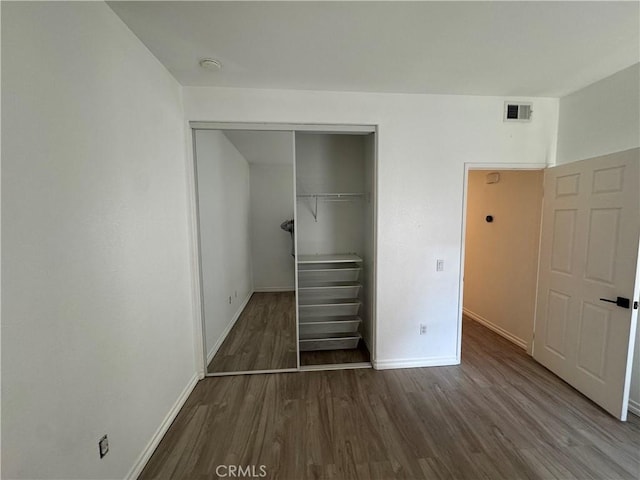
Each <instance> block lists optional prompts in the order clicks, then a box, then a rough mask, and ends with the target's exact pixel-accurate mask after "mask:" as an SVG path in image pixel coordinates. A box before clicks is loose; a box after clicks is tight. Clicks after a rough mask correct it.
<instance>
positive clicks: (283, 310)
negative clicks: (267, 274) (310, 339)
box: [207, 292, 298, 373]
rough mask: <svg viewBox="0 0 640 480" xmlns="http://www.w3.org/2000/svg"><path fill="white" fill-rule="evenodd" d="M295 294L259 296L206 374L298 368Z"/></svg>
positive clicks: (262, 293) (227, 338)
mask: <svg viewBox="0 0 640 480" xmlns="http://www.w3.org/2000/svg"><path fill="white" fill-rule="evenodd" d="M296 343H297V338H296V315H295V293H294V292H267V293H265V292H256V293H254V294H253V295H252V296H251V299H250V300H249V302H248V303H247V306H246V307H245V309H244V311H243V312H242V314H240V317H239V318H238V320H237V321H236V323H235V325H234V326H233V328H232V329H231V331H230V332H229V334H228V335H227V337H226V338H225V340H224V342H222V345H220V348H219V349H218V351H217V352H216V354H215V355H214V356H213V359H211V362H209V365H208V367H207V372H209V373H224V372H248V371H255V370H281V369H287V368H296V366H297V364H298V361H297V358H296V355H297V345H296Z"/></svg>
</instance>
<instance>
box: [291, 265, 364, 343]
mask: <svg viewBox="0 0 640 480" xmlns="http://www.w3.org/2000/svg"><path fill="white" fill-rule="evenodd" d="M361 270H362V258H360V257H358V256H357V255H301V256H300V257H299V258H298V308H299V332H300V350H301V351H311V350H335V349H348V348H356V347H357V346H358V342H359V341H360V338H361V337H362V336H361V334H360V333H359V329H360V324H361V323H362V319H361V318H360V317H359V316H358V313H359V311H360V306H361V303H360V298H359V294H360V290H361V288H362V285H361V284H360V283H359V282H358V280H359V277H360V271H361Z"/></svg>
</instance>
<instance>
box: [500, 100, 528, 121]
mask: <svg viewBox="0 0 640 480" xmlns="http://www.w3.org/2000/svg"><path fill="white" fill-rule="evenodd" d="M531 107H532V103H530V102H528V103H527V102H519V103H516V102H504V121H505V122H530V121H531V114H532V113H533V109H532V108H531Z"/></svg>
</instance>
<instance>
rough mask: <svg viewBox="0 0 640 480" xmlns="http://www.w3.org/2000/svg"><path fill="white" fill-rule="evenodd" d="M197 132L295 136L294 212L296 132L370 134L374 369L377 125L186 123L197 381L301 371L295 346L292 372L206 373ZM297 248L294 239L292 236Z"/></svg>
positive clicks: (373, 347) (372, 351)
mask: <svg viewBox="0 0 640 480" xmlns="http://www.w3.org/2000/svg"><path fill="white" fill-rule="evenodd" d="M198 130H260V131H280V132H291V134H292V135H293V136H294V137H293V139H294V144H293V148H294V165H293V168H294V198H293V202H294V212H295V209H296V208H297V207H296V205H297V202H296V198H295V194H296V192H295V133H296V132H317V133H336V134H340V133H342V134H355V135H364V134H370V133H373V134H374V135H375V137H374V140H375V141H374V159H373V185H372V194H373V205H372V208H373V222H372V223H373V256H374V259H373V269H374V271H373V288H372V291H371V303H372V306H373V308H372V310H371V343H372V345H367V347H368V348H369V350H370V352H369V353H370V357H371V358H370V363H371V365H375V363H374V362H375V358H376V349H377V344H378V341H377V338H378V337H377V330H378V302H377V288H378V183H379V182H378V171H379V170H378V141H379V140H378V139H379V131H380V130H379V126H378V125H377V124H372V125H366V124H344V123H335V124H323V123H278V122H225V121H215V120H214V121H187V122H186V125H185V140H186V142H185V143H186V174H187V196H188V199H187V201H188V210H189V211H188V222H189V236H190V249H189V250H190V251H189V257H190V260H191V294H192V304H193V342H194V361H195V365H196V373H197V375H198V378H199V379H203V378H205V377H207V376H209V377H214V376H222V375H246V374H263V373H284V372H299V371H303V370H302V369H301V367H300V345H299V343H298V342H296V350H297V357H298V358H297V367H296V368H291V369H280V370H260V371H249V372H233V373H230V374H227V373H224V374H210V373H207V366H208V365H207V354H206V352H207V346H206V337H205V326H204V299H203V290H202V284H203V282H202V262H201V248H200V213H199V208H198V182H197V165H196V131H198ZM295 241H296V247H297V235H296V236H295ZM295 275H296V278H295V282H296V284H295V285H296V289H297V272H296V274H295ZM297 302H298V300H297V294H296V332H297V331H298V312H297ZM336 368H359V367H353V366H352V367H350V366H349V365H348V364H340V365H335V366H332V367H328V368H324V369H326V370H334V369H336Z"/></svg>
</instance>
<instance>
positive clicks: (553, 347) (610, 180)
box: [533, 149, 640, 420]
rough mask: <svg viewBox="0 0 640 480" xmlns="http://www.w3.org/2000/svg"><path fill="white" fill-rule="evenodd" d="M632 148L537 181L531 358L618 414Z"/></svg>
mask: <svg viewBox="0 0 640 480" xmlns="http://www.w3.org/2000/svg"><path fill="white" fill-rule="evenodd" d="M639 152H640V150H638V149H633V150H628V151H625V152H620V153H616V154H612V155H607V156H604V157H599V158H596V159H590V160H584V161H580V162H575V163H570V164H567V165H561V166H558V167H552V168H548V169H547V170H546V171H545V177H544V184H545V194H544V204H543V213H542V215H543V216H542V237H541V245H540V261H539V262H540V263H539V267H538V298H537V308H536V322H535V329H534V330H535V332H534V339H535V340H534V349H533V357H534V358H535V359H536V360H537V361H538V362H540V363H541V364H542V365H544V366H545V367H547V368H548V369H549V370H551V371H552V372H554V373H555V374H556V375H558V376H559V377H561V378H562V379H563V380H565V381H566V382H567V383H569V384H571V385H572V386H574V387H575V388H576V389H578V390H579V391H580V392H582V393H583V394H585V395H586V396H587V397H589V398H590V399H592V400H593V401H594V402H595V403H597V404H598V405H600V406H601V407H602V408H604V409H605V410H606V411H608V412H610V413H611V414H612V415H614V416H615V417H617V418H619V419H620V420H626V418H627V404H628V397H629V382H630V378H631V366H632V359H633V343H634V339H635V328H636V322H637V317H638V314H637V312H638V311H637V310H634V300H637V299H638V289H639V288H640V285H638V281H637V267H638V238H639V235H640V191H639V184H640V168H639V167H638V164H639V163H640V162H639V157H640V155H639ZM618 297H620V299H618ZM624 299H628V301H629V305H627V306H625V303H626V302H625V300H624ZM610 301H613V302H616V303H610ZM639 348H640V346H639Z"/></svg>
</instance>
